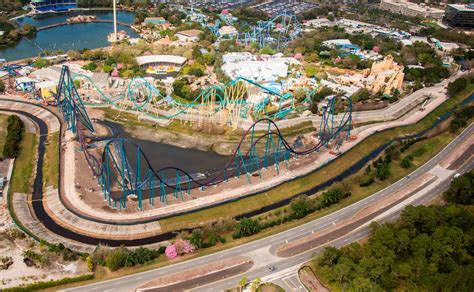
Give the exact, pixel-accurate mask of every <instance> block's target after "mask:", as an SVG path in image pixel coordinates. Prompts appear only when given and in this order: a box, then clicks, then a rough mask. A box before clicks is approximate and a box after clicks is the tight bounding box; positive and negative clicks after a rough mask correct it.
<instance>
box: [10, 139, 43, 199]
mask: <svg viewBox="0 0 474 292" xmlns="http://www.w3.org/2000/svg"><path fill="white" fill-rule="evenodd" d="M36 143H37V142H36V135H35V134H33V133H25V134H24V136H23V140H22V141H21V144H20V147H21V152H20V155H19V156H18V158H17V159H16V160H15V165H14V167H13V174H12V179H11V190H12V193H28V192H29V190H30V189H31V186H32V184H33V180H32V173H33V166H34V165H35V155H36V151H37V150H36Z"/></svg>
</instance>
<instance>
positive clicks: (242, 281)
mask: <svg viewBox="0 0 474 292" xmlns="http://www.w3.org/2000/svg"><path fill="white" fill-rule="evenodd" d="M248 281H249V280H248V279H247V277H245V276H243V277H242V279H240V281H239V290H240V291H243V290H244V288H245V286H247V283H248Z"/></svg>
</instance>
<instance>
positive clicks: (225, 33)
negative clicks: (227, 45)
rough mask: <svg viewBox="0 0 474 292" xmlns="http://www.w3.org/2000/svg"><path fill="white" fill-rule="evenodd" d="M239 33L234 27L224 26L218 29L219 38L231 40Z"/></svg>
mask: <svg viewBox="0 0 474 292" xmlns="http://www.w3.org/2000/svg"><path fill="white" fill-rule="evenodd" d="M238 34H239V32H238V31H237V29H235V27H233V26H230V25H225V26H223V27H221V28H220V29H219V36H221V37H226V38H233V37H235V36H237V35H238Z"/></svg>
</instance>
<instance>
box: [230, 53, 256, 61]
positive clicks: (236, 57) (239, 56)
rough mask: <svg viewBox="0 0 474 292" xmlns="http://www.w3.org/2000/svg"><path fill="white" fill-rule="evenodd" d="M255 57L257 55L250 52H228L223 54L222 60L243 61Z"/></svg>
mask: <svg viewBox="0 0 474 292" xmlns="http://www.w3.org/2000/svg"><path fill="white" fill-rule="evenodd" d="M253 59H255V57H254V55H252V53H250V52H232V53H227V54H225V55H223V56H222V61H223V62H224V63H229V62H234V63H235V62H243V61H250V60H253Z"/></svg>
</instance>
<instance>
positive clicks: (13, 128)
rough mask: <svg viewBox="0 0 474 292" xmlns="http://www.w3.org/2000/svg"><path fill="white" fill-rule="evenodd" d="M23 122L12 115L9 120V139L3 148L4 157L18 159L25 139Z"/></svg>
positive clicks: (7, 138)
mask: <svg viewBox="0 0 474 292" xmlns="http://www.w3.org/2000/svg"><path fill="white" fill-rule="evenodd" d="M24 128H25V125H24V124H23V121H22V120H21V119H20V118H19V117H18V116H15V115H11V116H9V117H8V120H7V137H6V139H5V145H4V146H3V156H4V157H10V158H16V157H17V156H18V154H20V142H21V139H22V137H23V129H24Z"/></svg>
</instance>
